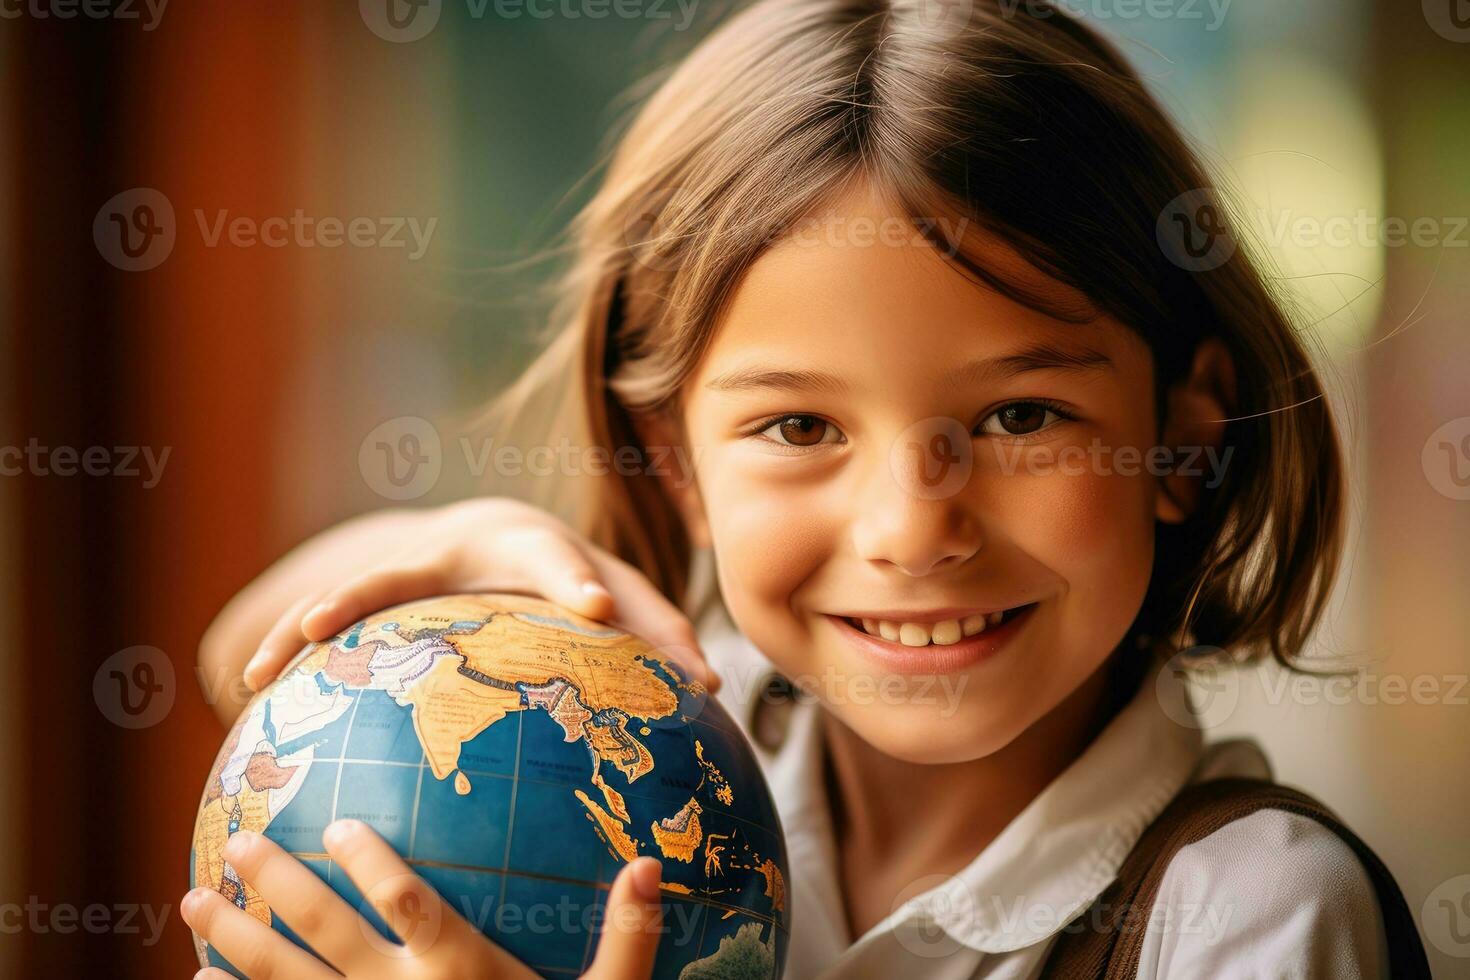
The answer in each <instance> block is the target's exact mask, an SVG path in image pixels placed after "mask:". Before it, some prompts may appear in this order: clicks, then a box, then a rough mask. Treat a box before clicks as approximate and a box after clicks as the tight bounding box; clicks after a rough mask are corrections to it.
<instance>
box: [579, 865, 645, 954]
mask: <svg viewBox="0 0 1470 980" xmlns="http://www.w3.org/2000/svg"><path fill="white" fill-rule="evenodd" d="M662 876H663V865H661V864H660V863H659V862H658V860H657V859H656V858H652V857H648V856H644V857H640V858H635V859H634V860H632V861H630V862H629V863H628V864H627V865H625V866H624V867H623V870H622V871H620V872H618V876H617V877H616V878H615V879H613V884H612V891H611V892H610V893H609V894H608V896H607V915H606V916H605V918H604V919H603V924H602V938H601V939H600V940H599V941H598V943H597V956H596V957H594V958H593V960H592V967H591V969H589V970H588V971H587V972H586V973H585V974H583V977H584V980H648V977H650V976H651V975H652V974H653V960H654V957H655V956H656V955H657V954H658V941H659V938H660V937H661V936H662V935H663V928H662V924H663V907H662V901H661V898H662V896H661V893H660V891H659V879H660V878H662Z"/></svg>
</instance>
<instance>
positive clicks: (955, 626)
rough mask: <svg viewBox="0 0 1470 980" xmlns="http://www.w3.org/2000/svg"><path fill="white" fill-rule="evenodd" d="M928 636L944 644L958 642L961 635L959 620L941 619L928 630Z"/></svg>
mask: <svg viewBox="0 0 1470 980" xmlns="http://www.w3.org/2000/svg"><path fill="white" fill-rule="evenodd" d="M929 636H930V638H931V639H933V640H934V642H935V643H942V644H945V645H946V646H947V645H949V644H951V643H958V642H960V636H961V633H960V621H959V620H958V619H941V620H940V621H939V622H937V623H935V624H934V629H933V630H931V631H930V633H929Z"/></svg>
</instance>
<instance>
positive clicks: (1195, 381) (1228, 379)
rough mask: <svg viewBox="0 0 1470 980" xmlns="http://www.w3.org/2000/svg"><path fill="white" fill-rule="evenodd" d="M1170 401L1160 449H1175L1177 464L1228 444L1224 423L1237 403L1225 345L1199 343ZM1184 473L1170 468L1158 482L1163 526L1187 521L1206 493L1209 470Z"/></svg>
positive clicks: (1158, 508)
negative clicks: (1204, 488) (1205, 472)
mask: <svg viewBox="0 0 1470 980" xmlns="http://www.w3.org/2000/svg"><path fill="white" fill-rule="evenodd" d="M1166 398H1167V403H1166V405H1165V410H1164V421H1163V430H1162V432H1161V433H1160V436H1159V445H1161V446H1165V447H1168V448H1170V449H1172V450H1174V451H1175V452H1176V456H1175V458H1176V459H1177V460H1185V459H1188V458H1190V456H1189V454H1191V453H1195V454H1198V453H1202V452H1204V451H1206V450H1209V449H1214V450H1217V451H1218V450H1219V449H1220V446H1221V444H1222V443H1223V442H1224V439H1225V419H1226V418H1228V417H1229V415H1230V413H1231V412H1232V411H1233V409H1234V408H1235V404H1236V401H1235V361H1234V359H1233V358H1232V357H1231V356H1230V351H1229V349H1227V348H1226V346H1225V344H1224V342H1223V341H1221V340H1220V339H1219V338H1218V337H1206V338H1205V339H1204V340H1202V341H1200V343H1199V346H1198V347H1196V348H1195V351H1194V362H1193V364H1191V365H1190V369H1189V374H1188V375H1187V376H1186V377H1184V378H1182V379H1180V380H1179V381H1177V382H1175V383H1174V384H1172V385H1170V386H1169V390H1168V393H1167V395H1166ZM1193 458H1194V459H1196V460H1197V461H1198V460H1199V458H1200V457H1199V456H1198V455H1195V456H1194V457H1193ZM1182 468H1183V469H1184V470H1185V472H1182V473H1181V472H1178V471H1177V470H1176V469H1174V468H1171V469H1170V470H1169V472H1167V473H1165V474H1163V475H1161V476H1160V477H1159V478H1158V488H1157V491H1156V495H1155V500H1154V516H1155V517H1157V518H1158V519H1159V520H1160V521H1163V522H1164V523H1165V524H1182V523H1183V522H1184V521H1185V520H1187V519H1188V518H1189V515H1190V514H1192V513H1194V510H1195V508H1196V507H1197V506H1198V505H1199V499H1200V495H1201V493H1202V492H1203V482H1204V478H1205V477H1204V471H1206V470H1207V467H1205V466H1203V465H1201V464H1200V463H1199V462H1196V463H1195V464H1194V465H1191V466H1188V467H1182Z"/></svg>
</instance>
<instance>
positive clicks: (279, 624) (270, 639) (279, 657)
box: [245, 595, 313, 691]
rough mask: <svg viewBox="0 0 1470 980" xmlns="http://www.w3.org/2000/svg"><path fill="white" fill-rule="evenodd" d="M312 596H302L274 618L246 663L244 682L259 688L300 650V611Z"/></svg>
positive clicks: (307, 606)
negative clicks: (278, 617) (257, 648)
mask: <svg viewBox="0 0 1470 980" xmlns="http://www.w3.org/2000/svg"><path fill="white" fill-rule="evenodd" d="M312 599H313V597H312V596H309V595H307V596H302V597H301V598H300V599H297V600H296V602H295V603H293V604H292V605H291V608H289V609H287V610H286V611H285V613H283V614H282V615H281V618H280V619H278V620H276V623H275V625H274V626H272V627H271V628H270V632H268V633H266V635H265V639H263V640H261V641H260V649H259V650H257V651H256V653H255V655H254V656H253V657H251V658H250V661H249V662H248V663H246V664H245V683H246V685H247V686H248V687H249V688H250V689H251V690H252V691H258V690H260V689H261V688H262V687H264V686H265V685H266V684H268V683H270V682H271V681H272V680H274V679H275V678H276V675H277V674H279V673H280V672H281V668H283V667H285V666H286V664H287V663H288V662H289V661H290V659H291V658H292V657H293V656H295V655H296V654H298V653H300V652H301V648H302V647H304V646H305V645H306V643H307V640H306V637H305V636H303V635H302V633H301V614H302V613H303V612H305V611H306V610H307V608H309V607H310V606H311V603H312Z"/></svg>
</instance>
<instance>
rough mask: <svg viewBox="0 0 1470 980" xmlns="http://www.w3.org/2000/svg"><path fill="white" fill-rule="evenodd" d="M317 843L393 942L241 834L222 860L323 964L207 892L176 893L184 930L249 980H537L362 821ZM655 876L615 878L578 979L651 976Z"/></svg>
mask: <svg viewBox="0 0 1470 980" xmlns="http://www.w3.org/2000/svg"><path fill="white" fill-rule="evenodd" d="M322 841H323V843H324V844H325V845H326V848H327V853H328V854H330V855H331V856H332V859H333V860H334V861H336V862H337V863H338V864H339V865H341V866H342V869H343V870H344V871H346V872H347V875H348V877H349V878H351V879H352V881H353V883H354V884H355V885H357V887H358V889H359V890H361V892H362V894H363V895H364V896H366V900H367V901H369V902H371V903H372V905H373V907H374V908H375V909H376V910H377V911H378V912H379V914H381V915H382V917H383V918H384V920H386V921H387V922H388V924H389V925H390V926H391V927H392V928H393V932H394V933H395V934H397V935H399V936H401V937H403V943H402V944H401V945H400V944H398V943H395V942H391V941H389V940H387V939H385V938H383V936H382V934H381V933H379V932H378V931H377V929H375V928H373V925H372V923H370V922H369V921H368V920H367V919H365V918H363V917H362V916H360V915H358V913H357V911H356V910H355V909H353V908H352V906H350V905H348V904H347V903H346V902H345V901H343V899H342V897H341V896H340V895H338V894H337V893H336V892H334V891H333V890H332V889H331V888H330V887H329V886H328V885H327V884H326V883H325V882H323V881H322V880H321V878H319V877H317V875H316V873H315V872H313V871H312V870H311V869H310V868H308V867H306V866H305V865H304V864H302V863H301V862H299V861H297V860H296V859H295V858H293V857H291V855H289V854H287V853H286V852H285V851H284V850H282V849H281V847H280V846H279V845H278V844H276V843H275V842H274V841H272V840H270V839H269V838H268V837H265V836H263V835H261V834H252V833H249V832H247V831H241V832H237V833H235V834H234V835H232V836H231V837H230V840H229V843H228V844H226V845H225V858H226V859H227V860H228V861H229V862H230V865H231V866H232V867H233V868H234V869H235V870H236V871H237V872H238V873H239V875H240V877H241V878H243V879H244V880H246V881H248V882H250V883H251V884H252V885H254V886H255V888H256V889H257V890H258V891H259V892H260V894H261V897H262V898H263V899H264V900H265V902H266V904H268V905H269V906H270V907H271V909H272V911H273V912H274V914H276V915H279V916H280V917H281V918H282V919H283V920H284V921H285V923H286V925H288V926H290V927H291V929H292V930H293V931H294V932H295V933H296V934H297V935H298V936H300V937H301V938H302V940H303V941H304V942H306V943H308V944H310V946H311V947H312V949H314V950H315V951H316V952H317V954H318V955H320V956H321V959H317V958H316V957H315V956H313V955H312V954H311V953H309V952H307V951H306V950H304V949H302V948H301V947H300V946H297V945H296V944H295V943H293V942H291V941H290V940H289V939H287V938H286V937H285V936H283V935H282V934H281V933H279V932H276V931H275V930H274V929H272V928H271V927H270V926H268V925H266V924H264V923H263V922H261V921H260V920H259V919H256V918H255V917H254V916H252V915H250V914H249V913H247V912H244V911H242V910H241V909H238V908H236V907H235V906H234V905H233V904H232V903H231V902H229V901H227V900H226V899H225V897H224V896H223V895H221V894H220V893H219V892H217V891H214V890H213V889H210V888H195V889H193V890H192V891H190V892H189V893H188V894H187V895H185V896H184V900H183V902H182V903H180V907H179V908H180V913H181V914H182V915H183V917H184V921H185V922H187V923H188V925H189V928H191V929H193V930H194V931H195V932H196V933H198V934H199V935H200V936H201V937H202V938H203V939H204V940H205V941H206V942H208V943H209V944H210V945H211V946H213V947H215V948H216V949H218V950H219V952H220V955H221V956H223V957H224V958H225V959H227V960H229V961H230V962H231V963H232V964H234V966H235V968H236V969H238V970H240V972H242V973H244V974H245V975H246V976H248V977H251V978H252V980H277V978H289V980H298V978H300V980H331V978H339V977H350V978H353V980H357V978H385V980H386V978H400V977H401V978H413V980H433V978H439V977H483V978H485V980H536V974H534V973H532V972H531V970H530V969H529V968H527V967H526V966H525V964H523V963H521V961H520V960H517V959H516V958H515V957H514V956H512V955H511V954H510V953H508V952H506V951H505V950H504V949H502V948H501V947H499V946H497V945H495V944H494V943H493V942H491V941H490V940H489V939H487V938H486V937H485V935H484V934H483V933H481V932H480V931H479V930H478V929H476V928H475V927H474V926H473V925H471V924H470V923H469V922H468V921H466V920H465V919H464V918H462V917H461V916H460V915H459V914H458V913H456V912H455V911H454V909H453V908H452V907H451V906H450V905H449V903H448V902H446V901H444V899H443V898H442V897H441V896H440V895H439V894H438V893H437V892H435V891H434V889H433V888H432V887H430V886H429V884H428V882H426V881H424V880H423V879H422V878H420V877H419V876H418V875H416V874H414V873H413V871H412V870H410V868H409V866H408V865H407V864H405V863H404V862H403V859H402V858H400V857H399V856H398V854H397V853H396V852H395V851H394V850H393V848H392V847H390V846H388V843H387V842H386V841H384V840H383V838H381V837H379V836H378V835H377V833H375V832H374V831H373V830H372V828H370V827H368V826H367V825H366V824H364V823H362V822H361V821H357V820H338V821H335V822H334V823H332V824H330V825H329V826H328V827H327V829H326V832H325V833H324V834H323V835H322ZM659 877H660V865H659V863H658V861H657V860H655V859H654V858H651V857H646V856H645V857H640V858H638V859H637V860H635V861H632V862H630V863H629V864H627V865H625V866H624V867H623V869H622V870H621V871H620V872H619V873H618V876H617V877H616V878H615V879H613V883H612V891H611V892H610V893H609V895H608V899H607V906H606V914H605V915H604V917H603V926H602V938H601V940H599V942H598V945H597V955H596V957H595V958H594V959H593V961H592V967H591V969H589V970H588V971H587V972H586V973H584V974H583V975H582V976H583V977H584V978H593V980H647V978H648V977H649V976H650V975H651V974H652V972H653V961H654V956H655V954H656V953H657V951H658V940H659V936H660V934H661V932H662V929H661V924H662V919H663V916H662V912H661V909H660V905H659V901H660V896H659V887H658V884H659ZM323 960H325V961H326V962H322V961H323ZM328 964H330V965H328ZM195 980H230V975H229V974H228V973H226V972H225V971H223V970H219V969H215V968H214V967H208V968H206V969H203V970H201V971H199V973H197V974H195Z"/></svg>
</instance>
